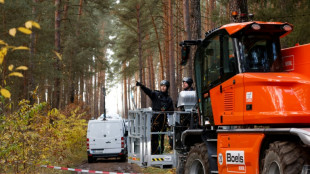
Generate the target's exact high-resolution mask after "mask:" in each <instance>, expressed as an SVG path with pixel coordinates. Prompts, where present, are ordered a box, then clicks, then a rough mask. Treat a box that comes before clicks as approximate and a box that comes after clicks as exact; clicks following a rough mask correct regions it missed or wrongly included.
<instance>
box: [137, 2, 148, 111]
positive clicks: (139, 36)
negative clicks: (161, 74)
mask: <svg viewBox="0 0 310 174" xmlns="http://www.w3.org/2000/svg"><path fill="white" fill-rule="evenodd" d="M136 11H137V19H136V20H137V33H138V42H139V53H138V54H139V55H138V56H139V73H140V82H143V72H142V71H143V60H142V37H141V32H142V31H141V26H140V12H141V11H140V4H137V6H136ZM145 101H146V95H145V93H144V92H141V108H145V106H146V102H145Z"/></svg>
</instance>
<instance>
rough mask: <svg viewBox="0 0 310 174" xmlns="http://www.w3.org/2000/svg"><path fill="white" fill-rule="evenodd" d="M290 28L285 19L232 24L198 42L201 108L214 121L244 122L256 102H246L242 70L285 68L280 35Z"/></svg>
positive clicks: (198, 88) (257, 70) (260, 70)
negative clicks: (246, 112)
mask: <svg viewBox="0 0 310 174" xmlns="http://www.w3.org/2000/svg"><path fill="white" fill-rule="evenodd" d="M291 30H292V26H291V25H289V24H286V23H261V22H246V23H238V24H229V25H226V26H222V27H220V28H218V29H216V30H213V31H211V32H210V33H207V34H206V38H205V39H204V40H202V41H200V42H197V45H198V48H197V51H196V54H195V63H194V66H195V78H196V85H197V88H196V90H197V94H198V95H197V97H198V99H199V100H198V101H200V102H199V106H200V107H199V108H200V112H201V113H203V115H204V116H206V117H207V118H209V121H210V122H211V123H214V121H215V122H216V124H225V122H226V123H227V124H228V122H229V124H240V123H243V116H244V111H245V110H246V107H248V109H249V110H250V109H251V107H253V105H248V106H245V104H244V103H245V102H246V101H245V100H246V99H245V98H246V96H244V95H246V93H245V92H244V90H245V88H244V82H243V80H244V79H243V76H242V75H241V74H244V73H269V72H271V73H272V72H283V71H284V70H283V63H282V58H281V47H280V37H282V36H284V35H286V34H288V33H289V32H290V31H291ZM192 43H193V42H192ZM182 55H186V53H185V54H184V53H183V54H182ZM232 77H234V78H232ZM212 91H213V92H212ZM250 94H251V93H249V94H248V95H249V96H248V98H249V100H250V98H251V96H250ZM212 95H213V96H214V97H213V100H214V101H215V102H212V100H211V98H212V97H211V96H212ZM219 96H221V97H219ZM236 96H239V98H236ZM240 96H242V97H240ZM210 97H211V98H210ZM219 99H221V100H219ZM216 101H221V102H216ZM211 102H212V105H211ZM211 106H212V108H211ZM232 115H233V116H234V117H233V118H232V117H231V116H232ZM213 117H217V118H215V120H214V118H213Z"/></svg>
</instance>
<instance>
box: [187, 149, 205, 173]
mask: <svg viewBox="0 0 310 174" xmlns="http://www.w3.org/2000/svg"><path fill="white" fill-rule="evenodd" d="M208 172H209V160H208V151H207V146H206V144H205V143H201V144H195V146H193V147H192V148H191V150H190V151H189V153H188V156H187V159H186V163H185V172H184V173H185V174H207V173H208Z"/></svg>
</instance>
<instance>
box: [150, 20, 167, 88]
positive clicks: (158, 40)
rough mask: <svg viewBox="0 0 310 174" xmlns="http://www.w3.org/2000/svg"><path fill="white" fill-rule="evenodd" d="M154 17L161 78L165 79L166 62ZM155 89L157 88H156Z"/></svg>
mask: <svg viewBox="0 0 310 174" xmlns="http://www.w3.org/2000/svg"><path fill="white" fill-rule="evenodd" d="M151 17H152V23H153V26H154V29H155V34H156V39H157V46H158V50H159V66H160V73H159V74H160V79H161V80H162V79H164V62H163V53H162V51H161V46H160V39H159V36H158V31H157V27H156V24H155V20H154V17H153V16H151ZM154 89H155V88H154Z"/></svg>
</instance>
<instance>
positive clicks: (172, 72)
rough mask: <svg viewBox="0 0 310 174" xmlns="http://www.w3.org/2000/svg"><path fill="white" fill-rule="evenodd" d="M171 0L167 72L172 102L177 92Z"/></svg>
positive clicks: (171, 3)
mask: <svg viewBox="0 0 310 174" xmlns="http://www.w3.org/2000/svg"><path fill="white" fill-rule="evenodd" d="M173 4H174V1H173V0H169V18H170V20H169V21H170V22H169V72H170V86H171V88H172V90H170V94H171V98H172V101H173V103H175V102H176V99H177V93H176V90H175V89H176V85H175V58H174V44H175V43H174V32H173Z"/></svg>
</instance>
